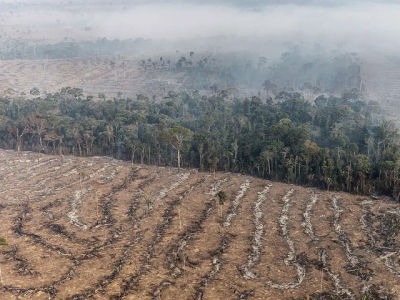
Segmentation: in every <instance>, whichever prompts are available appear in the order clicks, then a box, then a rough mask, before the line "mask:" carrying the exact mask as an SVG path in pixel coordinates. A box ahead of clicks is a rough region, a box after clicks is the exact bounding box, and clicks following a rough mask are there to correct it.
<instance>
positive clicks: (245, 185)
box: [223, 179, 250, 227]
mask: <svg viewBox="0 0 400 300" xmlns="http://www.w3.org/2000/svg"><path fill="white" fill-rule="evenodd" d="M249 188H250V180H248V179H247V180H246V181H245V182H243V183H242V184H241V185H240V190H239V192H238V194H237V195H236V197H235V200H234V201H233V203H232V208H231V211H230V213H229V214H228V216H227V217H226V220H225V222H224V223H223V226H224V227H228V226H230V225H231V222H232V220H233V219H234V218H235V217H236V215H237V213H238V209H239V206H240V204H241V203H242V199H243V197H244V195H245V194H246V192H247V190H248V189H249Z"/></svg>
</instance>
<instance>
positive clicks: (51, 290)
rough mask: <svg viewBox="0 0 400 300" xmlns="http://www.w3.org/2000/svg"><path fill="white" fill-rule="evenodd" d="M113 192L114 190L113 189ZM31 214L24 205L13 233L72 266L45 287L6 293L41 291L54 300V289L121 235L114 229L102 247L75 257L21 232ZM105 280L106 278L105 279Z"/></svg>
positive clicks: (10, 290)
mask: <svg viewBox="0 0 400 300" xmlns="http://www.w3.org/2000/svg"><path fill="white" fill-rule="evenodd" d="M123 187H124V184H122V185H120V186H119V187H117V188H116V189H118V188H123ZM114 191H115V188H114ZM30 212H31V209H30V208H29V206H28V205H25V208H24V210H23V212H22V213H21V215H20V216H19V217H18V218H17V219H16V221H17V225H16V226H14V228H13V229H14V232H15V233H16V234H18V235H20V236H28V237H31V238H32V240H33V242H34V243H37V244H40V245H41V246H43V247H44V248H47V249H49V250H52V251H57V252H58V253H59V254H60V255H62V256H66V257H67V258H68V259H69V260H71V261H72V262H73V266H72V267H71V268H69V269H68V271H67V272H65V273H64V274H63V275H62V276H61V277H60V279H58V280H56V281H53V282H52V283H51V284H49V285H45V286H39V287H29V288H19V287H13V286H3V288H2V289H3V290H5V291H8V292H13V293H17V294H19V295H28V294H31V293H34V292H38V291H41V292H43V293H46V294H48V295H49V299H54V298H55V297H56V296H57V294H58V290H57V288H56V287H58V286H60V285H61V284H63V283H65V282H66V281H69V280H71V279H72V278H73V277H74V276H75V275H76V270H77V269H78V268H79V267H80V266H81V265H82V262H83V261H86V260H89V259H92V258H95V257H98V253H99V252H100V251H101V250H104V249H105V248H106V247H107V246H109V245H112V244H114V243H115V242H116V241H117V240H119V238H120V235H121V230H120V229H118V228H117V229H115V230H112V231H111V233H110V235H111V237H110V238H109V239H107V241H105V242H104V243H103V244H102V245H100V246H96V247H94V248H93V249H91V250H89V251H87V252H85V253H83V254H82V255H80V256H78V257H76V256H74V255H73V254H71V253H68V252H67V251H66V250H64V249H62V248H61V247H58V246H54V245H50V244H48V243H46V242H45V241H44V240H43V239H42V237H40V236H39V235H36V234H33V233H27V232H25V231H24V230H23V222H25V221H27V220H28V219H29V218H30V217H29V213H30ZM128 248H130V247H128ZM105 280H107V278H106V279H105Z"/></svg>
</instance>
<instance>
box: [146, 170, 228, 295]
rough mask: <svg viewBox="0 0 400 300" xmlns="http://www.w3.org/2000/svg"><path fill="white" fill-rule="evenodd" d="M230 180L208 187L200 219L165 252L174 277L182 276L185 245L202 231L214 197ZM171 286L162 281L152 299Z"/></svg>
mask: <svg viewBox="0 0 400 300" xmlns="http://www.w3.org/2000/svg"><path fill="white" fill-rule="evenodd" d="M228 180H230V177H225V178H223V179H221V180H219V181H214V182H213V183H212V185H211V187H210V190H209V191H208V192H207V193H206V194H208V195H212V197H211V198H210V199H209V201H208V202H207V203H206V204H205V208H204V209H203V210H202V211H201V213H200V217H199V218H198V219H196V220H194V221H192V222H191V224H190V225H189V226H188V227H187V229H186V230H185V232H183V233H182V234H180V237H179V238H178V240H177V241H176V242H173V243H172V245H171V246H169V248H168V249H167V250H166V251H165V252H166V258H165V262H164V264H165V265H166V266H168V268H169V269H170V270H171V272H172V273H173V275H174V276H180V275H181V274H182V267H183V264H184V263H185V257H184V255H183V254H182V252H183V250H184V249H185V247H186V245H187V244H188V243H189V242H190V241H192V240H193V239H194V237H195V236H196V235H197V234H198V233H199V232H201V231H202V229H203V224H204V222H205V221H206V220H207V219H208V217H209V216H210V215H211V213H212V211H213V210H214V209H215V206H216V201H215V196H216V194H217V192H218V190H219V188H220V187H221V186H222V184H224V183H225V182H227V181H228ZM171 285H175V282H170V281H163V282H161V283H160V284H159V285H158V286H157V287H155V289H154V292H153V298H154V297H156V296H158V297H161V294H162V291H163V290H164V289H166V288H168V287H169V286H171Z"/></svg>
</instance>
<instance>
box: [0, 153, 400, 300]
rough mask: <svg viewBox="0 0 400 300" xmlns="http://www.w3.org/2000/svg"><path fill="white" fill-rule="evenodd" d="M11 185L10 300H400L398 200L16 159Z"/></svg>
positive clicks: (0, 195)
mask: <svg viewBox="0 0 400 300" xmlns="http://www.w3.org/2000/svg"><path fill="white" fill-rule="evenodd" d="M0 179H1V181H0V186H1V189H0V218H1V222H0V237H3V238H5V239H6V242H7V245H6V246H0V253H1V256H0V268H1V271H2V281H3V282H2V285H1V288H0V299H89V298H90V299H307V296H310V297H311V299H332V298H331V297H332V296H334V297H336V296H340V297H341V299H343V298H347V299H359V298H360V295H362V294H364V293H366V292H368V291H369V292H370V293H374V295H375V297H376V298H375V299H379V297H381V299H385V298H384V295H387V294H388V293H391V294H394V295H395V299H397V297H399V295H400V256H399V254H400V253H399V250H398V249H399V247H398V245H399V242H400V236H399V231H400V209H399V205H398V204H396V203H393V202H390V201H388V200H384V199H370V198H366V197H356V196H352V195H348V194H343V193H327V192H322V191H318V190H313V189H307V188H302V187H298V186H292V185H285V184H282V183H275V182H269V181H265V180H262V179H257V178H253V177H249V176H241V175H236V174H231V173H218V174H216V175H215V177H214V175H212V174H208V173H202V172H197V171H196V170H181V172H180V173H178V170H177V169H173V168H161V167H155V166H144V165H130V164H127V163H124V162H120V161H115V160H112V159H110V158H105V157H102V158H100V157H92V158H76V157H62V158H61V157H54V156H42V157H40V158H39V156H38V154H37V153H31V152H25V153H21V155H19V156H18V155H17V153H16V152H14V151H4V150H1V151H0ZM221 190H222V191H224V192H225V193H226V194H227V196H228V201H227V202H226V203H225V204H224V205H223V206H222V217H221V215H220V214H221V211H220V209H221V208H220V207H219V202H218V199H217V197H215V195H216V194H217V192H219V191H221Z"/></svg>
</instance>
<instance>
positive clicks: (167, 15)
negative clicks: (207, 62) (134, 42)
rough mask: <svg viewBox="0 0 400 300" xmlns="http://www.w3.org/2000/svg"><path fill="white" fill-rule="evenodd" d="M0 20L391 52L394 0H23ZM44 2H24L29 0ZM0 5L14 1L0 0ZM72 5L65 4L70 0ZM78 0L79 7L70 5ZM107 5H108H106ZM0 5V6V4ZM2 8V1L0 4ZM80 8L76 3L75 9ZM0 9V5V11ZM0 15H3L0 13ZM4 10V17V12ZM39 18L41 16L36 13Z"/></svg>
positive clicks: (101, 32)
mask: <svg viewBox="0 0 400 300" xmlns="http://www.w3.org/2000/svg"><path fill="white" fill-rule="evenodd" d="M24 2H25V3H29V4H30V5H26V6H23V5H21V4H18V7H19V8H18V9H14V11H19V12H20V14H17V13H15V12H14V14H13V15H12V16H11V15H9V16H7V18H6V20H5V21H4V22H6V24H7V23H9V24H22V23H24V24H26V23H29V24H44V25H45V24H48V25H51V24H52V23H54V22H55V21H56V20H57V19H59V20H61V21H62V23H63V25H65V26H66V27H72V26H75V25H77V26H83V25H86V26H91V27H92V28H93V29H92V30H93V34H94V35H97V36H98V37H107V38H109V39H114V38H119V39H125V38H136V37H144V38H151V39H156V40H157V39H182V38H183V39H186V38H195V37H210V36H218V35H225V36H236V37H244V36H247V37H251V38H254V39H257V38H258V39H262V40H265V41H268V40H270V41H274V42H276V41H277V40H281V41H293V42H295V43H299V42H305V43H308V42H310V43H312V42H315V41H320V42H325V43H330V44H337V43H345V44H351V45H353V46H354V47H358V48H363V47H374V48H376V49H378V50H385V49H386V50H388V51H389V50H390V51H397V50H400V49H399V39H398V28H399V27H400V4H396V3H399V2H400V1H390V0H387V1H382V0H379V1H378V0H376V1H374V0H363V1H342V0H336V1H334V0H320V1H319V0H298V1H296V0H279V1H278V0H264V1H261V0H212V1H211V0H201V1H200V0H184V1H183V0H168V1H167V0H164V1H162V0H158V1H157V0H150V1H148V0H146V1H144V0H136V1H135V0H134V1H132V0H131V1H125V0H120V1H112V2H111V1H110V0H107V1H94V0H92V1H90V0H86V1H79V0H75V1H74V0H73V1H68V2H67V1H58V0H52V1H42V0H25V1H24ZM46 2H47V3H51V5H32V4H34V3H46ZM3 3H14V4H16V3H21V1H10V0H6V1H5V2H3ZM71 3H72V4H71ZM78 3H79V4H78ZM110 3H113V4H112V6H110ZM1 5H2V4H0V6H1ZM3 5H4V4H3ZM80 6H81V7H80ZM3 11H4V10H3ZM3 14H4V13H3ZM5 14H7V13H6V12H5ZM38 15H39V16H43V15H45V16H46V17H45V18H43V17H40V18H38Z"/></svg>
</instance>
